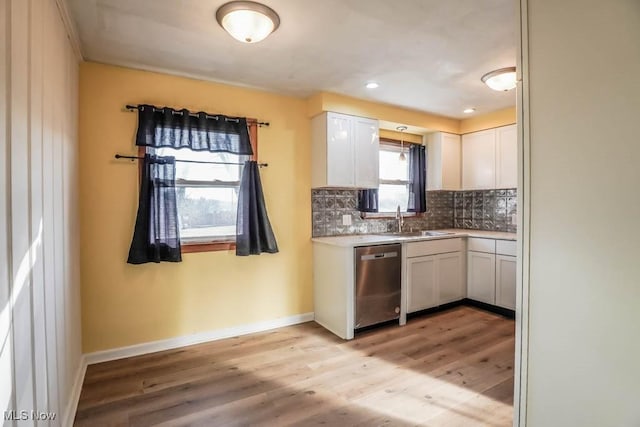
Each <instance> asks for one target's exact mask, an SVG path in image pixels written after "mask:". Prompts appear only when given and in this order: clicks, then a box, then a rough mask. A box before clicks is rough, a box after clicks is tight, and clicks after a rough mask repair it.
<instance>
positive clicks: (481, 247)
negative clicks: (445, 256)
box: [467, 237, 496, 254]
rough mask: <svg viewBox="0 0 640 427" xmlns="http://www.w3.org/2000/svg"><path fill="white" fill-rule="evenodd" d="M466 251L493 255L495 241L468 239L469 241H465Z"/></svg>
mask: <svg viewBox="0 0 640 427" xmlns="http://www.w3.org/2000/svg"><path fill="white" fill-rule="evenodd" d="M467 249H468V250H470V251H474V252H486V253H489V254H495V253H496V241H495V240H493V239H481V238H478V237H469V240H468V241H467Z"/></svg>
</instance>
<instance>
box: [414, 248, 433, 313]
mask: <svg viewBox="0 0 640 427" xmlns="http://www.w3.org/2000/svg"><path fill="white" fill-rule="evenodd" d="M436 259H437V255H430V256H424V257H418V258H408V259H407V313H412V312H414V311H419V310H424V309H425V308H431V307H435V306H437V305H438V300H437V286H436V283H437V276H436Z"/></svg>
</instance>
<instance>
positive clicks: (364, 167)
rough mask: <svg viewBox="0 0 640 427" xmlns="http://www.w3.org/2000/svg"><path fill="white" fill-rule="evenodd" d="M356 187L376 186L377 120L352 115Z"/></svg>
mask: <svg viewBox="0 0 640 427" xmlns="http://www.w3.org/2000/svg"><path fill="white" fill-rule="evenodd" d="M353 130H354V145H355V182H356V187H363V188H378V179H379V168H380V154H379V149H380V141H379V137H378V121H377V120H371V119H365V118H362V117H354V120H353Z"/></svg>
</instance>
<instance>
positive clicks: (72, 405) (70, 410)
mask: <svg viewBox="0 0 640 427" xmlns="http://www.w3.org/2000/svg"><path fill="white" fill-rule="evenodd" d="M86 372H87V358H86V357H85V355H82V356H80V365H79V366H78V370H77V371H76V376H75V379H74V381H73V388H72V389H71V396H69V402H68V403H67V407H66V408H65V412H64V417H63V418H62V424H61V425H63V426H69V427H72V426H73V421H74V420H75V418H76V411H77V410H78V402H79V401H80V392H81V391H82V383H83V382H84V375H85V373H86Z"/></svg>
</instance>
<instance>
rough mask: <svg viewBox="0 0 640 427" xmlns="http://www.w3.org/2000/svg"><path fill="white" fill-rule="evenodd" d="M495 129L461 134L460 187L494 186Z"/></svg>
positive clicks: (484, 188) (467, 188)
mask: <svg viewBox="0 0 640 427" xmlns="http://www.w3.org/2000/svg"><path fill="white" fill-rule="evenodd" d="M495 185H496V131H495V129H489V130H484V131H481V132H474V133H468V134H466V135H462V187H463V188H464V189H465V190H487V189H492V188H496V187H495Z"/></svg>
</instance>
